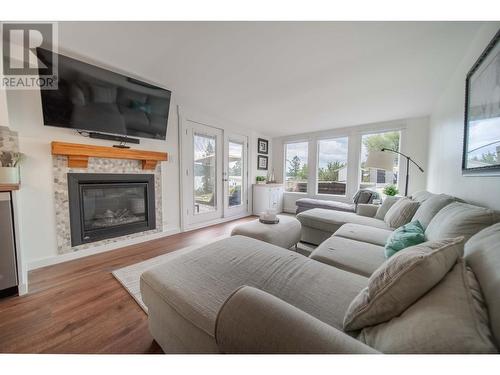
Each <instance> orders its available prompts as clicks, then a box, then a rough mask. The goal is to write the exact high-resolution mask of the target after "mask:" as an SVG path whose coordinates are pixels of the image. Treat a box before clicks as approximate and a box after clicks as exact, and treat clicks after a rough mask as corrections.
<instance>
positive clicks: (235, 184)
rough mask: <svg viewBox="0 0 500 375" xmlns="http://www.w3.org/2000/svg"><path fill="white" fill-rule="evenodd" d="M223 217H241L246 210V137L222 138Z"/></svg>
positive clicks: (232, 135)
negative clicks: (223, 150)
mask: <svg viewBox="0 0 500 375" xmlns="http://www.w3.org/2000/svg"><path fill="white" fill-rule="evenodd" d="M224 149H225V152H224V192H225V193H224V195H225V197H226V199H225V202H224V217H231V216H238V215H243V214H246V213H247V212H248V210H247V208H248V207H247V202H248V200H247V185H248V182H247V153H248V141H247V137H246V136H242V135H238V134H231V133H229V134H225V136H224Z"/></svg>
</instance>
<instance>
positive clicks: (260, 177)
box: [255, 176, 266, 185]
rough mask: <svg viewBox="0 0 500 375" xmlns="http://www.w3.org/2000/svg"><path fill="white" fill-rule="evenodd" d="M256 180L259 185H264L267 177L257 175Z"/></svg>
mask: <svg viewBox="0 0 500 375" xmlns="http://www.w3.org/2000/svg"><path fill="white" fill-rule="evenodd" d="M255 181H256V182H257V184H258V185H262V184H265V183H266V178H265V177H264V176H257V177H255Z"/></svg>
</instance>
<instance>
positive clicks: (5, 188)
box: [0, 183, 19, 193]
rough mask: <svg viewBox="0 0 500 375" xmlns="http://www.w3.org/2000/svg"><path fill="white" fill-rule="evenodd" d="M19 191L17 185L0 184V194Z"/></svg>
mask: <svg viewBox="0 0 500 375" xmlns="http://www.w3.org/2000/svg"><path fill="white" fill-rule="evenodd" d="M14 190H19V184H2V183H0V193H3V192H8V191H14Z"/></svg>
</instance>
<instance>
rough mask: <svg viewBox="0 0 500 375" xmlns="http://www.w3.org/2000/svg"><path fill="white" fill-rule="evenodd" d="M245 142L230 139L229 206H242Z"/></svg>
mask: <svg viewBox="0 0 500 375" xmlns="http://www.w3.org/2000/svg"><path fill="white" fill-rule="evenodd" d="M243 149H244V147H243V143H237V142H232V141H229V156H228V157H229V160H228V163H229V165H228V184H229V203H228V204H229V207H235V206H241V204H242V192H243Z"/></svg>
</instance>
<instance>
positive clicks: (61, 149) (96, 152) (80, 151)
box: [52, 141, 168, 169]
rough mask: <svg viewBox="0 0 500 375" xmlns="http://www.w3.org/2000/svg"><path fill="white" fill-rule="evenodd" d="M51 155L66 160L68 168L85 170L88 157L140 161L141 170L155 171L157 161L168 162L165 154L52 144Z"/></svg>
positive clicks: (62, 143)
mask: <svg viewBox="0 0 500 375" xmlns="http://www.w3.org/2000/svg"><path fill="white" fill-rule="evenodd" d="M52 155H61V156H66V157H67V158H68V167H70V168H87V166H88V162H89V157H94V158H110V159H128V160H140V161H141V162H142V169H155V168H156V164H157V163H158V162H159V161H165V160H168V154H167V153H166V152H156V151H144V150H131V149H123V148H116V147H106V146H94V145H84V144H79V143H65V142H56V141H54V142H52Z"/></svg>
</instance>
